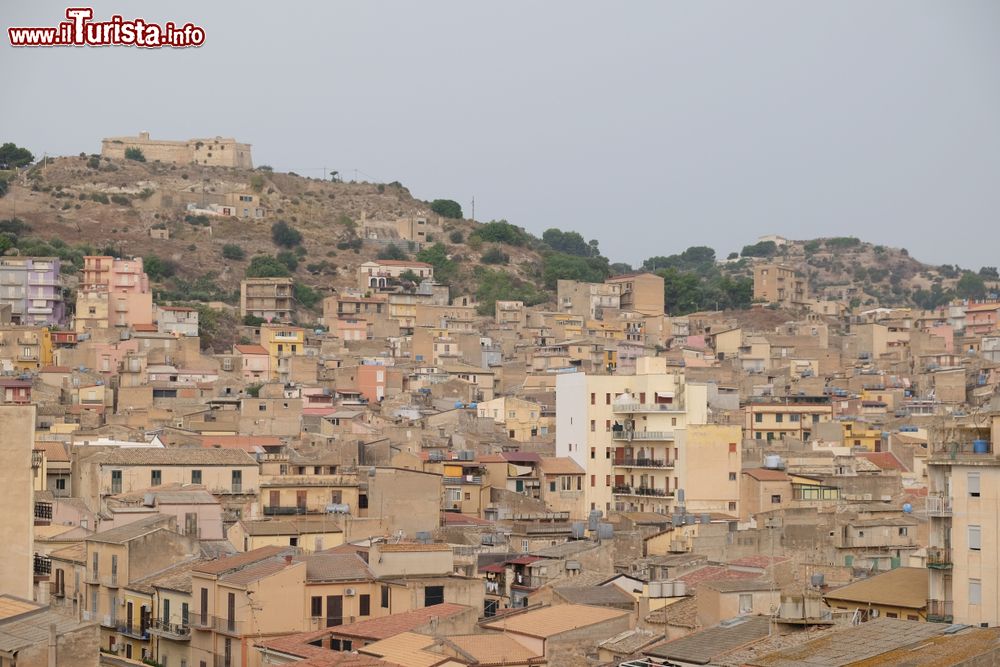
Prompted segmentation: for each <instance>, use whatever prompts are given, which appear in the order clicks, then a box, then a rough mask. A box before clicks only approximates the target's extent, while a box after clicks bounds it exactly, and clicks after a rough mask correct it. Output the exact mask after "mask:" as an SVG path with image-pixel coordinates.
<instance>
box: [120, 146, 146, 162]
mask: <svg viewBox="0 0 1000 667" xmlns="http://www.w3.org/2000/svg"><path fill="white" fill-rule="evenodd" d="M125 159H126V160H135V161H136V162H145V161H146V155H145V153H143V152H142V149H141V148H138V147H136V146H129V147H128V148H126V149H125Z"/></svg>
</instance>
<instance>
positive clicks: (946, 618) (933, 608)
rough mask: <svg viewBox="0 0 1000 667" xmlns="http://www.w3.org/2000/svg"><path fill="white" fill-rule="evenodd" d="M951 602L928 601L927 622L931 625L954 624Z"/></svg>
mask: <svg viewBox="0 0 1000 667" xmlns="http://www.w3.org/2000/svg"><path fill="white" fill-rule="evenodd" d="M952 604H953V603H952V601H951V600H928V601H927V621H928V622H930V623H953V622H954V620H955V617H954V616H953V615H952Z"/></svg>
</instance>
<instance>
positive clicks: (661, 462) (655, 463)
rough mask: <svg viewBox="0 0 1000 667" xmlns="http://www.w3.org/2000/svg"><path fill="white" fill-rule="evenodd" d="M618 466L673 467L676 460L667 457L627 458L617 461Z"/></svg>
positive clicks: (616, 465)
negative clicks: (666, 458)
mask: <svg viewBox="0 0 1000 667" xmlns="http://www.w3.org/2000/svg"><path fill="white" fill-rule="evenodd" d="M615 467H617V468H673V467H674V462H673V461H668V460H665V459H646V458H639V459H633V458H625V459H621V460H618V461H615Z"/></svg>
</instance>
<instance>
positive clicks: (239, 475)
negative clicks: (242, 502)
mask: <svg viewBox="0 0 1000 667" xmlns="http://www.w3.org/2000/svg"><path fill="white" fill-rule="evenodd" d="M232 480H233V493H241V492H242V491H243V471H242V470H234V471H233V474H232Z"/></svg>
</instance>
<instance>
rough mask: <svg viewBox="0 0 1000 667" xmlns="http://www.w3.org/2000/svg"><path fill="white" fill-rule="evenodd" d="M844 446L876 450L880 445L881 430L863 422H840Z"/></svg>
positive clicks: (870, 450)
mask: <svg viewBox="0 0 1000 667" xmlns="http://www.w3.org/2000/svg"><path fill="white" fill-rule="evenodd" d="M841 427H842V428H843V429H844V446H845V447H852V448H858V447H860V448H861V449H867V450H868V451H869V452H874V451H878V450H879V449H881V447H882V430H881V429H879V428H876V427H874V426H872V425H870V424H865V423H863V422H842V423H841Z"/></svg>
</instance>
